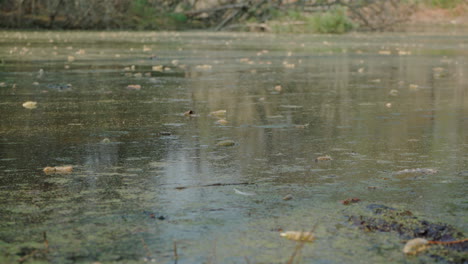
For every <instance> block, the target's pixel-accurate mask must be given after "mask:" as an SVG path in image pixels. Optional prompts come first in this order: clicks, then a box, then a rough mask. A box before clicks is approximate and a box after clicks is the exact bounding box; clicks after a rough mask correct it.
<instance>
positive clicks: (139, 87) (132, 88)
mask: <svg viewBox="0 0 468 264" xmlns="http://www.w3.org/2000/svg"><path fill="white" fill-rule="evenodd" d="M127 89H129V90H135V91H138V90H140V89H141V85H139V84H129V85H127Z"/></svg>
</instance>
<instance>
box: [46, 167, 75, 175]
mask: <svg viewBox="0 0 468 264" xmlns="http://www.w3.org/2000/svg"><path fill="white" fill-rule="evenodd" d="M43 171H44V172H45V173H46V174H68V173H71V172H72V171H73V166H56V167H45V168H44V169H43Z"/></svg>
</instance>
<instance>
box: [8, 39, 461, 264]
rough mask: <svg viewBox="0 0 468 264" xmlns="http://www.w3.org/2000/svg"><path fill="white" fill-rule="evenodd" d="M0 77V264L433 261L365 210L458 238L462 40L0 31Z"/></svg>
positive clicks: (459, 227) (459, 217) (459, 222)
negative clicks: (378, 208) (369, 228)
mask: <svg viewBox="0 0 468 264" xmlns="http://www.w3.org/2000/svg"><path fill="white" fill-rule="evenodd" d="M0 69H1V70H0V116H1V122H0V203H1V206H0V262H2V263H17V261H18V260H22V261H26V262H28V263H48V262H52V263H76V262H82V263H92V262H100V263H144V262H155V263H174V262H177V263H286V262H287V261H288V260H289V259H290V257H291V255H292V253H293V252H294V250H295V247H296V243H295V242H294V241H290V240H286V239H284V238H282V237H280V235H279V233H280V232H279V231H280V230H298V231H301V230H304V231H305V230H312V229H314V233H315V235H316V240H315V242H314V243H311V244H306V245H305V246H304V248H303V249H302V251H301V252H300V254H299V255H300V256H298V257H297V259H296V261H299V262H298V263H363V262H365V263H389V261H390V262H391V263H420V262H421V261H433V260H431V259H429V257H428V256H425V255H421V256H418V257H407V256H404V254H403V253H402V247H403V244H402V238H401V237H399V236H398V234H396V233H392V232H364V231H362V230H359V229H357V228H356V227H353V226H352V225H351V224H350V223H349V221H348V217H347V215H350V214H353V213H356V212H360V210H361V211H362V210H365V209H363V208H365V207H366V206H367V205H369V204H374V203H376V204H385V205H387V206H391V207H395V208H399V209H404V210H410V211H412V212H413V214H414V215H416V216H418V217H420V218H423V219H427V220H428V221H433V222H443V223H447V224H450V225H452V226H454V227H455V228H457V229H458V230H460V231H462V232H465V233H466V232H467V231H468V221H467V220H468V217H467V200H466V190H467V177H468V155H467V153H468V35H462V34H457V35H450V34H438V35H429V34H424V35H417V34H413V35H408V34H405V35H403V34H375V35H374V34H368V35H360V34H350V35H345V36H328V35H268V34H244V33H234V34H233V33H229V34H228V33H206V32H200V33H170V32H137V33H132V32H14V31H0ZM41 69H42V70H41ZM129 85H133V86H129ZM27 101H32V102H37V104H36V106H35V107H34V105H28V104H26V105H25V106H23V103H25V102H27ZM189 110H192V111H193V113H194V114H192V115H189V116H187V115H184V113H185V112H186V111H189ZM218 110H226V112H225V114H223V113H222V111H221V113H220V112H218V113H212V112H213V111H218ZM210 113H211V114H210ZM223 140H230V141H223ZM220 141H223V142H224V143H226V142H227V143H232V142H233V143H234V144H233V145H232V144H225V145H230V146H224V145H219V144H218V143H219V142H220ZM327 155H328V156H330V157H331V159H332V160H329V161H327V160H325V161H315V160H316V158H317V157H324V156H327ZM67 165H71V166H73V172H71V173H52V174H46V173H44V172H43V169H44V168H45V167H47V166H52V167H53V166H67ZM413 169H421V170H415V171H416V172H415V173H404V172H405V171H403V170H408V171H409V170H413ZM402 171H403V172H402ZM408 171H406V172H408ZM421 172H423V173H421ZM424 172H426V173H424ZM427 172H429V173H427ZM288 194H290V195H292V199H291V200H284V199H283V198H284V197H285V196H286V195H288ZM353 197H357V198H360V199H361V202H360V203H356V204H351V205H348V206H345V205H343V204H342V203H340V201H342V200H344V199H347V198H353ZM44 238H46V240H45V239H44ZM45 241H47V243H48V245H45V244H46V243H45ZM45 247H47V252H42V251H41V252H42V253H41V254H35V252H34V250H41V249H44V248H45ZM175 248H176V249H177V250H176V251H177V253H175V250H174V249H175ZM175 255H177V261H175Z"/></svg>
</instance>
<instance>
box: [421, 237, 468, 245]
mask: <svg viewBox="0 0 468 264" xmlns="http://www.w3.org/2000/svg"><path fill="white" fill-rule="evenodd" d="M465 242H468V238H465V239H461V240H454V241H432V240H428V241H427V243H428V244H442V245H451V244H459V243H465Z"/></svg>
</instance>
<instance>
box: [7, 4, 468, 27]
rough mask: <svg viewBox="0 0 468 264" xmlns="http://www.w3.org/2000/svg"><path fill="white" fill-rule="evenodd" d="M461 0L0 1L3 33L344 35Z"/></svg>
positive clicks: (401, 20)
mask: <svg viewBox="0 0 468 264" xmlns="http://www.w3.org/2000/svg"><path fill="white" fill-rule="evenodd" d="M460 5H462V6H464V8H463V10H464V11H466V10H467V8H466V5H467V4H466V3H465V2H464V1H463V0H72V1H66V0H0V26H1V27H3V28H16V29H18V28H48V29H126V30H127V29H137V30H190V29H210V30H242V31H272V32H277V33H278V32H302V33H305V32H313V33H345V32H348V31H351V30H362V31H368V30H370V31H382V30H392V29H394V28H395V27H396V26H398V25H400V24H401V23H404V22H406V21H408V19H409V18H410V16H411V14H412V13H413V12H415V11H417V10H419V9H421V8H443V9H455V8H457V7H458V6H460Z"/></svg>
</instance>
